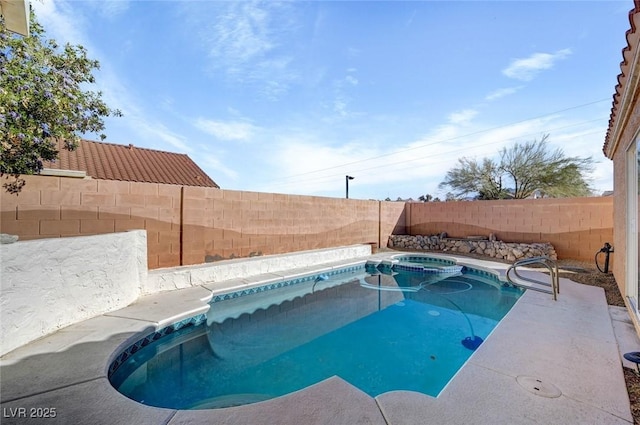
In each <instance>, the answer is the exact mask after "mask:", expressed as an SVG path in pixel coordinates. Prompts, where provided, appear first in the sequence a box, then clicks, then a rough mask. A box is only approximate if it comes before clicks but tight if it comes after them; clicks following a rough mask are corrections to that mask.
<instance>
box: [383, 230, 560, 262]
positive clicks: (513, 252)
mask: <svg viewBox="0 0 640 425" xmlns="http://www.w3.org/2000/svg"><path fill="white" fill-rule="evenodd" d="M388 246H389V248H401V249H402V248H405V249H423V250H429V251H443V252H459V253H461V254H469V253H473V254H480V255H486V256H488V257H491V258H498V259H502V260H506V261H516V260H520V259H521V258H531V257H540V256H543V255H544V256H547V257H549V258H550V259H552V260H557V259H558V256H557V254H556V250H555V248H554V247H553V245H551V244H550V243H508V242H502V241H499V240H496V238H495V237H494V235H490V236H489V237H488V238H485V237H482V239H481V237H478V236H470V237H468V238H449V237H447V234H446V233H441V234H440V235H433V236H423V235H416V236H411V235H391V237H390V238H389V245H388Z"/></svg>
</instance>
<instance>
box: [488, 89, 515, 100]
mask: <svg viewBox="0 0 640 425" xmlns="http://www.w3.org/2000/svg"><path fill="white" fill-rule="evenodd" d="M521 88H522V86H519V87H507V88H503V89H498V90H494V91H492V92H491V93H489V94H488V95H487V96H486V97H485V98H484V99H485V100H488V101H492V100H496V99H500V98H501V97H505V96H509V95H512V94H514V93H515V92H517V91H518V90H520V89H521Z"/></svg>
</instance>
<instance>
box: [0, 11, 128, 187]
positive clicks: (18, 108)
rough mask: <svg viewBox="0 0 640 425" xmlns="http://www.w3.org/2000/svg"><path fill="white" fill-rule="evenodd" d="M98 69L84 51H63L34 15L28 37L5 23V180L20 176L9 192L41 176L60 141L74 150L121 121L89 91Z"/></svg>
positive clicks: (1, 62) (1, 96)
mask: <svg viewBox="0 0 640 425" xmlns="http://www.w3.org/2000/svg"><path fill="white" fill-rule="evenodd" d="M96 69H99V63H98V61H95V60H91V59H89V58H88V57H87V51H86V49H85V48H84V47H82V46H80V45H76V46H73V45H71V44H66V45H65V46H64V48H62V49H60V48H59V46H58V44H57V43H56V42H55V41H54V40H47V39H46V38H45V31H44V29H43V28H42V26H41V25H40V24H39V23H38V22H37V21H36V17H35V14H34V13H33V11H31V15H30V35H29V36H28V37H23V36H18V35H16V34H12V33H10V32H9V31H8V30H7V29H6V26H5V25H4V21H2V20H0V177H1V176H4V175H5V174H6V175H8V176H13V177H14V181H11V182H8V183H5V184H3V187H4V188H5V189H6V190H7V191H8V192H10V193H16V194H17V193H19V192H20V190H21V189H22V187H23V186H24V184H25V181H24V179H21V178H20V174H36V173H39V172H40V171H41V170H42V161H53V160H55V159H56V158H57V157H58V150H57V148H56V144H55V143H54V140H56V139H59V140H62V141H64V147H65V149H69V150H73V149H75V148H76V146H77V143H78V141H79V139H80V137H79V134H83V133H91V132H95V133H99V132H102V131H103V130H104V120H103V118H104V117H107V116H110V115H113V116H121V113H120V111H118V110H115V109H110V108H108V107H107V105H106V104H105V103H104V102H103V101H102V93H101V92H93V91H90V90H86V87H87V85H88V84H93V83H95V79H94V77H93V74H92V72H93V70H96ZM100 138H101V139H104V138H105V136H104V134H101V135H100Z"/></svg>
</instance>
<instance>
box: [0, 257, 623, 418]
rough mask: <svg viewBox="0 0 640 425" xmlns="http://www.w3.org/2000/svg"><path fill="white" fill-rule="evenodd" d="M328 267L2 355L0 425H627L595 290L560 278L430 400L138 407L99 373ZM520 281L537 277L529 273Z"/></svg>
mask: <svg viewBox="0 0 640 425" xmlns="http://www.w3.org/2000/svg"><path fill="white" fill-rule="evenodd" d="M398 254H409V253H404V252H399V251H393V252H383V253H378V254H374V255H373V256H371V257H363V258H361V259H352V260H348V261H339V262H335V263H332V264H330V265H329V266H330V267H335V268H338V267H343V266H346V265H349V264H357V263H361V262H362V261H365V260H366V259H368V258H388V257H391V256H392V255H398ZM411 254H413V253H411ZM428 255H429V256H433V257H440V258H442V257H445V258H454V259H456V260H458V261H459V263H460V264H465V265H469V266H471V267H475V268H484V269H487V270H494V271H497V272H498V274H500V275H504V272H505V271H506V268H507V267H508V264H503V263H496V262H491V261H487V260H476V259H472V258H468V257H461V256H455V255H438V254H428ZM325 268H327V264H323V265H319V266H317V267H305V268H302V269H291V270H289V271H286V272H281V273H269V274H266V275H260V276H253V277H251V278H246V279H242V278H240V279H232V280H229V281H225V282H224V284H219V283H217V284H205V285H203V286H198V287H192V288H188V289H180V290H176V291H170V292H163V293H159V294H155V295H149V296H146V297H143V298H141V299H140V300H138V302H136V303H134V304H132V305H131V306H128V307H126V308H124V309H121V310H118V311H115V312H111V313H108V314H104V315H102V316H98V317H96V318H93V319H89V320H86V321H84V322H81V323H78V324H75V325H72V326H69V327H67V328H64V329H62V330H60V331H58V332H56V333H54V334H52V335H49V336H47V337H45V338H42V339H40V340H37V341H34V342H33V343H30V344H27V345H26V346H23V347H21V348H19V349H17V350H14V351H12V352H11V353H8V354H7V355H5V356H3V357H2V358H1V359H0V374H1V375H0V376H1V377H2V387H1V390H2V392H1V393H0V402H1V403H2V407H3V408H2V415H3V416H2V419H3V420H2V422H3V423H26V422H37V421H40V420H41V421H45V420H46V421H47V423H51V422H52V421H53V422H56V421H58V422H60V423H73V422H75V423H88V422H91V423H110V424H111V423H132V422H135V423H148V424H180V423H211V422H216V423H225V424H235V423H237V424H241V423H242V424H244V423H246V424H250V423H256V421H258V422H259V423H279V424H300V423H305V424H347V423H348V424H356V423H370V424H381V425H382V424H387V425H389V424H393V425H396V424H415V423H429V422H431V421H432V422H433V423H466V422H472V423H487V424H489V423H491V424H493V423H566V422H573V423H621V424H628V423H633V420H632V418H631V413H630V408H629V400H628V395H627V392H626V387H625V383H624V377H623V374H622V363H621V358H620V353H619V348H618V343H617V341H616V335H615V333H614V326H613V325H612V320H611V317H610V315H609V309H608V306H607V304H606V300H605V298H604V291H603V290H602V289H601V288H595V287H589V286H585V285H581V284H577V283H575V282H572V281H569V280H566V279H562V280H561V294H560V296H559V298H558V301H555V302H554V301H553V300H552V299H551V296H550V295H546V294H542V293H537V292H532V291H527V292H526V293H525V294H524V295H523V296H522V297H520V299H519V300H518V302H517V303H516V305H515V306H514V307H513V308H512V310H511V311H510V312H509V313H508V315H507V317H506V318H505V319H504V320H503V321H502V322H501V323H500V324H499V325H498V326H497V327H496V329H494V331H493V333H492V335H491V336H490V337H489V338H488V339H487V340H486V341H485V343H483V344H482V345H481V346H480V348H479V349H478V350H477V351H476V352H475V353H474V355H473V356H472V357H471V358H470V359H469V360H468V361H467V363H466V364H465V366H464V367H463V368H462V369H461V370H460V371H459V372H458V373H457V375H456V376H455V377H454V378H453V379H452V380H451V382H450V383H449V384H448V385H447V387H446V388H445V389H444V390H443V391H442V392H441V394H440V396H439V397H438V398H432V397H429V396H426V395H424V394H419V393H412V392H407V391H394V392H389V393H385V394H382V395H380V396H377V397H375V398H372V397H369V396H368V395H366V394H364V393H363V392H362V391H360V390H359V389H357V388H355V387H354V386H352V385H351V384H349V383H348V382H346V381H344V380H342V379H341V378H339V377H333V378H330V379H328V380H325V381H322V382H320V383H318V384H315V385H313V386H311V387H308V388H306V389H304V390H301V391H298V392H296V393H292V394H289V395H286V396H283V397H279V398H277V399H273V400H269V401H265V402H261V403H256V404H252V405H247V406H240V407H233V408H226V409H216V410H197V411H185V410H173V409H160V408H154V407H148V406H145V405H143V404H140V403H137V402H135V401H132V400H130V399H128V398H126V397H125V396H123V395H121V394H120V393H118V392H117V391H116V390H115V389H113V388H112V387H111V385H110V384H109V382H108V380H107V372H108V367H109V365H110V364H111V361H112V360H113V359H114V358H115V356H116V355H117V354H118V352H119V350H121V349H123V348H124V347H126V346H127V345H128V344H129V345H130V344H131V343H132V342H134V341H135V340H136V339H139V338H140V337H141V336H144V333H151V332H153V331H155V330H157V329H160V328H162V327H164V326H166V325H168V324H170V323H174V322H177V321H180V320H183V319H186V318H188V317H191V316H194V315H197V314H199V313H202V312H204V311H206V309H207V308H208V307H207V304H206V303H207V301H208V300H209V299H210V298H211V297H212V296H213V295H215V294H219V293H223V292H227V291H231V290H236V289H238V288H243V287H244V288H246V287H249V286H252V285H257V284H259V283H260V282H263V281H264V280H265V279H266V280H268V279H272V280H278V279H285V278H291V277H294V276H299V275H304V274H308V273H312V272H314V271H318V270H321V269H325ZM525 273H527V274H529V275H530V276H538V277H541V276H543V275H541V274H540V273H539V272H537V271H533V270H529V271H526V272H525ZM523 377H533V378H535V379H538V380H539V381H541V382H540V384H541V386H542V387H541V388H542V389H543V390H544V389H553V388H556V389H558V390H559V391H560V392H561V395H560V396H559V397H555V398H550V397H545V396H544V394H542V395H541V393H540V392H539V393H537V394H535V393H533V392H531V389H530V388H527V387H526V386H523V385H521V384H519V383H518V382H521V383H522V382H523V381H526V380H524V379H523ZM543 392H544V391H543ZM52 408H53V409H54V410H53V411H54V412H55V418H42V417H28V416H29V415H30V414H31V413H33V415H34V416H44V415H45V414H46V413H47V412H48V413H49V416H51V409H52ZM22 409H24V410H22ZM32 409H33V410H32ZM38 409H39V410H38ZM46 409H49V410H46ZM22 412H24V414H25V415H26V416H27V417H19V416H21V414H22Z"/></svg>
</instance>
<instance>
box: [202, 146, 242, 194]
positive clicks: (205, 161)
mask: <svg viewBox="0 0 640 425" xmlns="http://www.w3.org/2000/svg"><path fill="white" fill-rule="evenodd" d="M221 156H223V153H222V152H220V151H218V152H216V154H215V155H214V154H211V153H205V154H203V155H198V158H197V160H198V164H199V165H201V166H202V168H205V169H207V170H213V171H216V173H211V175H212V176H216V175H218V173H222V174H223V175H225V176H226V177H228V178H229V179H232V180H236V179H237V178H238V172H237V171H235V170H233V169H231V168H229V167H227V166H226V165H225V164H224V163H223V162H222V161H221V160H220V157H221ZM207 174H209V173H207ZM213 180H214V181H215V182H216V183H218V184H219V185H220V186H221V187H223V188H224V185H223V184H222V183H221V182H220V181H219V180H217V179H216V178H215V177H213Z"/></svg>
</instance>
